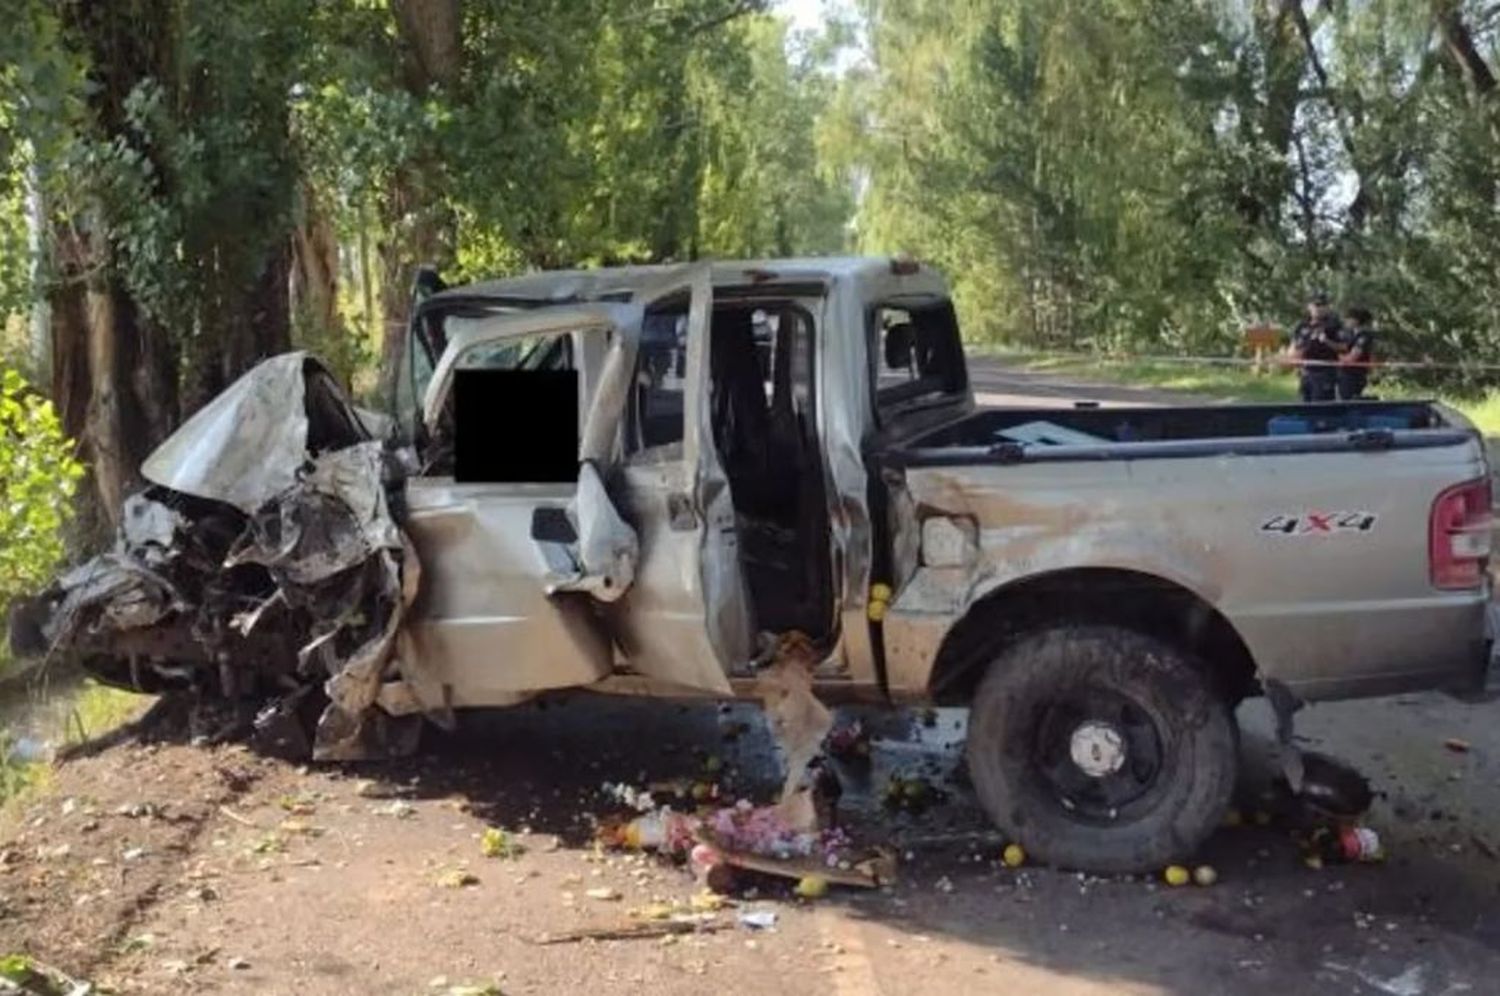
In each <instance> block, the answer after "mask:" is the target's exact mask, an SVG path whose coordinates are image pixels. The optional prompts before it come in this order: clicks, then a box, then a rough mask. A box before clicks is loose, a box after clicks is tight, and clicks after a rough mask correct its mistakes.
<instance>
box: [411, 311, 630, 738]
mask: <svg viewBox="0 0 1500 996" xmlns="http://www.w3.org/2000/svg"><path fill="white" fill-rule="evenodd" d="M639 316H640V311H639V309H638V308H635V307H627V306H620V305H602V304H601V305H582V306H570V307H567V308H555V309H545V310H538V311H534V312H528V313H525V314H521V315H510V316H496V317H493V318H490V319H486V320H483V321H480V322H477V323H475V324H474V325H473V326H472V327H470V328H468V329H466V330H464V331H463V332H462V333H461V334H459V335H457V336H455V337H454V338H453V340H452V341H451V342H449V343H448V346H447V349H446V351H445V352H444V354H443V356H442V358H441V359H440V361H439V362H438V364H437V366H436V369H435V370H434V371H433V373H432V376H431V383H430V385H429V387H428V390H427V392H426V395H425V397H424V399H423V422H424V425H425V427H426V432H425V437H426V445H425V446H424V449H423V454H422V457H423V460H424V463H425V465H426V466H425V469H424V470H423V471H422V472H421V473H419V474H418V475H416V476H413V477H411V478H409V479H408V480H407V483H406V496H405V497H406V506H407V516H406V521H405V523H404V525H405V529H406V532H407V534H408V535H409V537H410V538H411V540H412V543H413V544H414V545H415V547H416V551H417V558H418V561H419V562H420V564H421V571H422V574H421V583H420V587H419V590H418V595H417V599H416V602H415V604H414V605H413V607H412V611H411V613H410V616H409V620H408V622H407V623H406V625H404V626H403V628H402V630H401V633H400V635H399V637H398V645H397V656H398V659H399V662H400V669H401V673H402V677H403V679H404V680H405V683H406V685H407V686H408V688H409V690H410V693H411V695H412V697H413V698H414V699H415V700H416V703H417V705H418V707H420V708H422V709H423V710H424V711H427V712H429V714H431V713H434V712H441V711H442V710H443V709H445V708H447V707H459V706H484V705H503V704H507V703H508V702H512V701H515V700H517V699H518V698H520V697H523V696H524V695H525V694H527V693H530V692H535V691H539V690H543V689H548V688H563V687H572V686H578V685H587V684H591V683H593V682H595V681H597V680H599V679H600V678H602V677H604V676H605V675H607V674H609V673H610V671H611V670H612V669H613V666H614V651H613V647H612V645H611V640H610V638H609V634H608V632H607V630H606V627H605V625H604V623H603V621H602V620H601V619H600V617H599V613H598V612H597V611H595V606H596V605H597V604H598V603H599V602H608V601H610V600H612V599H615V598H618V597H619V594H620V592H621V591H622V590H628V587H629V585H630V583H631V578H630V576H629V575H630V569H631V567H632V566H633V561H634V550H633V545H634V543H635V536H634V533H633V531H631V530H630V529H629V527H628V525H626V524H625V523H624V522H623V521H621V520H620V518H619V517H618V516H617V515H615V514H614V512H613V508H612V506H611V503H610V499H609V497H608V496H607V494H606V493H605V491H604V486H603V484H602V482H601V476H602V474H604V473H606V472H607V471H608V463H609V461H610V460H611V459H613V453H612V451H613V450H614V449H615V447H613V446H612V445H611V441H612V440H613V439H614V438H616V436H617V434H618V427H619V424H620V418H621V412H622V409H623V404H624V396H625V387H626V384H625V382H626V380H627V378H628V374H629V371H630V369H631V366H632V361H633V359H634V346H635V342H636V339H637V330H638V328H639V325H640V317H639ZM462 369H480V370H504V371H511V372H518V373H522V374H524V373H525V372H526V371H537V372H547V373H551V374H554V375H556V374H561V373H566V372H572V373H573V374H574V375H575V376H576V377H577V381H578V413H577V414H578V419H577V425H578V430H579V432H578V437H579V438H578V440H577V444H576V445H577V449H576V450H573V449H571V448H569V449H568V450H567V452H565V453H563V454H561V458H562V462H564V463H568V462H571V461H573V460H574V459H575V458H581V459H582V460H583V461H584V463H583V465H582V468H581V469H580V471H579V476H578V479H577V480H576V481H550V482H549V481H508V482H487V481H484V480H474V481H467V480H465V481H460V480H456V479H455V476H454V469H455V462H454V450H453V443H454V441H455V440H456V439H458V437H459V436H463V437H465V441H464V445H465V446H469V447H473V446H479V447H482V448H485V449H486V450H487V451H489V450H492V453H493V456H494V457H495V458H496V459H497V460H501V461H503V460H504V459H505V457H506V453H507V448H508V447H516V448H518V450H519V449H520V448H524V447H526V446H527V445H528V441H527V440H528V435H527V426H526V425H525V424H524V419H519V420H517V421H518V422H519V423H520V424H487V423H485V424H474V423H473V422H464V423H463V424H459V411H460V409H461V407H462V406H458V405H456V404H455V396H454V386H455V378H456V373H457V371H459V370H462ZM533 417H534V416H533ZM562 445H564V446H568V445H569V444H568V443H567V442H566V441H565V442H563V443H562Z"/></svg>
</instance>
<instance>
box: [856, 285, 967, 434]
mask: <svg viewBox="0 0 1500 996" xmlns="http://www.w3.org/2000/svg"><path fill="white" fill-rule="evenodd" d="M869 322H870V330H869V334H870V340H871V344H872V346H873V347H874V348H873V349H872V350H871V357H870V359H871V365H872V366H873V367H874V371H873V375H874V376H873V379H874V387H875V404H876V408H877V409H878V410H880V411H887V410H889V409H892V408H896V407H900V406H902V405H904V404H907V403H909V402H912V401H918V400H922V399H924V398H926V397H929V396H931V397H940V396H942V395H945V394H954V393H959V392H962V391H963V390H964V389H965V388H966V387H967V381H966V378H965V376H964V366H963V344H962V342H960V340H959V336H958V321H957V318H956V317H955V315H954V313H953V306H952V304H951V303H949V302H948V301H923V302H913V303H910V304H906V303H901V304H896V303H892V304H885V305H880V306H878V307H876V308H874V309H872V311H871V313H870V319H869Z"/></svg>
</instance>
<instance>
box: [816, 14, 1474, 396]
mask: <svg viewBox="0 0 1500 996" xmlns="http://www.w3.org/2000/svg"><path fill="white" fill-rule="evenodd" d="M861 8H862V11H863V13H864V15H865V18H866V21H867V24H866V31H867V34H868V42H867V46H866V48H867V52H866V56H867V58H866V64H865V65H864V66H863V67H862V68H861V69H859V70H858V71H856V72H855V73H853V74H851V75H850V76H849V78H848V79H847V80H846V81H845V82H844V85H843V88H842V91H841V92H840V93H839V95H838V97H837V100H836V107H837V110H838V114H837V117H836V118H835V119H833V120H832V121H831V122H830V123H829V124H828V125H827V126H826V127H825V128H824V154H825V161H826V162H832V163H837V164H839V165H840V166H841V167H842V168H844V169H846V170H849V171H851V172H856V173H857V172H860V171H863V172H864V173H865V175H867V177H868V186H867V191H866V194H865V196H864V198H863V200H862V203H861V205H860V209H859V212H858V215H857V227H858V232H859V239H860V243H861V244H862V246H863V247H865V248H867V249H870V250H881V251H886V250H891V249H898V248H901V249H908V250H912V251H915V252H917V253H919V254H920V255H923V256H925V257H927V258H929V259H932V260H933V261H934V262H936V263H939V264H940V265H942V266H943V267H944V268H945V269H946V270H948V271H949V273H950V275H951V276H952V278H953V280H954V283H955V287H956V289H957V292H958V294H959V297H960V304H961V306H962V311H963V317H964V318H965V321H966V328H967V330H968V332H969V334H970V335H972V336H974V337H976V338H977V339H981V340H985V341H995V342H1001V341H1003V342H1013V343H1017V344H1026V345H1030V346H1067V347H1071V348H1078V347H1083V348H1094V349H1100V350H1118V349H1124V348H1133V349H1136V350H1138V351H1144V350H1143V347H1146V348H1150V349H1155V350H1160V349H1162V348H1167V349H1171V350H1183V351H1203V352H1212V353H1222V352H1225V351H1227V349H1228V348H1229V347H1230V346H1231V345H1232V344H1233V343H1234V341H1235V339H1236V338H1237V337H1238V335H1239V332H1240V330H1241V329H1242V328H1243V327H1244V326H1245V324H1247V323H1248V322H1249V321H1252V320H1259V319H1264V318H1270V319H1274V320H1277V321H1279V322H1280V323H1282V324H1283V325H1289V324H1290V323H1291V322H1292V321H1294V320H1295V318H1296V316H1297V313H1298V312H1299V311H1300V308H1301V302H1302V300H1303V295H1304V293H1305V291H1306V290H1307V289H1308V288H1310V287H1312V286H1319V285H1321V286H1327V287H1328V288H1329V289H1330V290H1331V291H1332V292H1333V293H1334V294H1335V295H1336V296H1337V297H1338V298H1339V299H1340V301H1341V302H1343V303H1345V304H1346V305H1347V304H1352V303H1356V302H1359V303H1364V304H1367V305H1368V306H1370V307H1372V308H1373V309H1374V310H1375V311H1376V313H1377V315H1378V316H1379V317H1380V318H1381V319H1382V320H1383V321H1384V324H1385V337H1384V338H1385V342H1386V343H1387V345H1388V346H1389V347H1390V350H1391V351H1394V352H1397V353H1398V354H1400V355H1403V356H1405V357H1408V358H1418V357H1421V356H1432V357H1433V358H1435V359H1440V360H1453V361H1473V360H1476V359H1483V360H1488V361H1491V362H1494V361H1497V360H1500V339H1497V338H1496V336H1495V334H1494V333H1495V330H1496V328H1497V327H1500V200H1497V198H1496V190H1497V184H1500V110H1497V108H1500V104H1497V103H1496V101H1497V100H1500V96H1497V92H1496V91H1494V90H1491V91H1489V92H1487V93H1485V92H1481V91H1480V89H1479V87H1480V86H1481V85H1482V84H1481V83H1478V82H1475V77H1474V75H1473V74H1472V73H1471V72H1470V71H1469V69H1467V68H1465V67H1462V66H1460V65H1457V64H1456V62H1455V56H1454V54H1453V50H1452V46H1449V45H1447V44H1445V41H1444V39H1443V37H1442V32H1441V30H1439V29H1440V24H1439V20H1438V19H1437V18H1436V17H1435V14H1434V11H1437V10H1441V9H1448V8H1451V9H1452V10H1453V11H1454V12H1455V14H1456V17H1457V22H1458V23H1461V24H1463V25H1467V26H1469V27H1471V28H1472V30H1473V32H1474V33H1473V36H1472V38H1473V41H1474V44H1475V46H1476V48H1477V50H1478V53H1479V57H1480V58H1481V59H1483V60H1486V62H1487V65H1488V67H1489V69H1490V71H1491V72H1495V71H1500V33H1497V32H1496V31H1495V30H1494V24H1493V19H1492V18H1486V17H1485V16H1484V13H1483V5H1482V4H1478V3H1474V2H1461V0H1454V2H1452V3H1444V4H1436V5H1426V4H1411V3H1405V2H1402V0H1370V2H1368V3H1359V4H1312V3H1294V2H1293V3H1280V2H1276V3H1253V4H1252V3H1249V2H1233V3H1224V2H1222V0H1177V2H1174V3H1171V4H1162V3H1157V2H1153V0H1057V2H1054V3H1048V4H1038V3H1031V2H1027V0H981V2H976V3H968V4H950V3H944V2H942V0H910V2H906V3H900V4H891V3H878V2H875V0H867V2H865V3H863V4H862V5H861ZM1299 18H1302V19H1305V30H1304V28H1303V26H1302V23H1301V22H1300V21H1299ZM1314 56H1315V57H1314ZM1445 383H1447V384H1449V385H1451V386H1454V387H1459V388H1464V389H1470V388H1474V387H1476V386H1477V380H1476V378H1474V377H1472V376H1468V375H1464V374H1458V375H1455V374H1451V373H1450V374H1448V375H1446V380H1445Z"/></svg>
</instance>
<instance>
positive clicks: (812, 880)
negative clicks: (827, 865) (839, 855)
mask: <svg viewBox="0 0 1500 996" xmlns="http://www.w3.org/2000/svg"><path fill="white" fill-rule="evenodd" d="M794 891H795V892H796V894H797V898H798V899H822V898H823V897H824V896H826V895H828V879H826V878H824V877H823V876H822V875H806V876H803V877H802V878H800V879H798V880H797V888H796V889H795V890H794Z"/></svg>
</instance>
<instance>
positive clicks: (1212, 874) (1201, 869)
mask: <svg viewBox="0 0 1500 996" xmlns="http://www.w3.org/2000/svg"><path fill="white" fill-rule="evenodd" d="M1218 880H1219V873H1218V872H1217V871H1215V870H1214V868H1213V866H1212V865H1199V866H1198V867H1197V868H1194V869H1193V881H1194V882H1197V883H1198V884H1199V885H1213V884H1214V883H1215V882H1217V881H1218Z"/></svg>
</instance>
